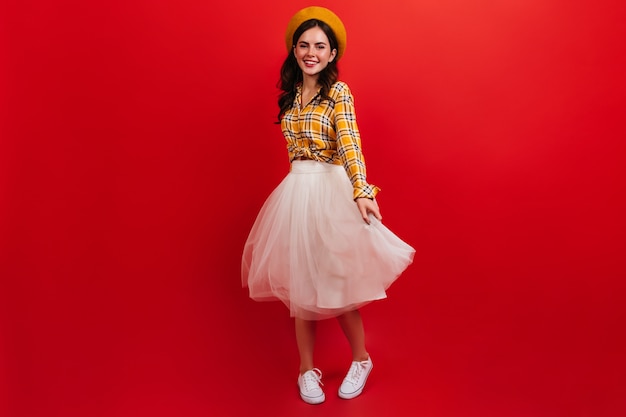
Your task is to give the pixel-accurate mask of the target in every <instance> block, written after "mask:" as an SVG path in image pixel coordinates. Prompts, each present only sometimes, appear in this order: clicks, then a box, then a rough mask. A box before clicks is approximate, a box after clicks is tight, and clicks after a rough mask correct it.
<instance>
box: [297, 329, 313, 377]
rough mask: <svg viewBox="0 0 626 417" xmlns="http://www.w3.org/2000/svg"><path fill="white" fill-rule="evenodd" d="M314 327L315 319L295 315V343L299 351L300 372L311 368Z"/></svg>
mask: <svg viewBox="0 0 626 417" xmlns="http://www.w3.org/2000/svg"><path fill="white" fill-rule="evenodd" d="M316 327H317V322H316V321H313V320H303V319H299V318H297V317H296V343H297V344H298V352H299V353H300V374H303V373H305V372H306V371H310V370H311V369H313V350H314V348H315V331H316Z"/></svg>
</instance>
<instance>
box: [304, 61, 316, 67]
mask: <svg viewBox="0 0 626 417" xmlns="http://www.w3.org/2000/svg"><path fill="white" fill-rule="evenodd" d="M304 63H305V64H306V65H311V66H313V65H316V64H317V61H306V60H305V61H304Z"/></svg>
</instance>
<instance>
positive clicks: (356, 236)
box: [242, 160, 415, 320]
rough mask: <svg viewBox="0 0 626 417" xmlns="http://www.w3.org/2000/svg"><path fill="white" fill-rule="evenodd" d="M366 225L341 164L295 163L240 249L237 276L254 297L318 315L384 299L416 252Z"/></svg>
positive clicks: (302, 315)
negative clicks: (240, 261)
mask: <svg viewBox="0 0 626 417" xmlns="http://www.w3.org/2000/svg"><path fill="white" fill-rule="evenodd" d="M370 217H371V224H370V225H367V224H366V223H365V222H364V221H363V219H362V218H361V215H360V213H359V211H358V209H357V207H356V204H355V203H354V201H353V200H352V185H351V183H350V180H349V179H348V177H347V175H346V172H345V170H344V168H343V167H342V166H339V165H332V164H327V163H323V162H318V161H312V160H305V161H294V162H293V163H292V167H291V171H290V172H289V174H288V175H287V176H286V177H285V179H284V180H283V181H282V182H281V183H280V184H279V185H278V187H277V188H276V189H275V190H274V191H273V192H272V194H271V195H270V196H269V197H268V199H267V200H266V202H265V204H264V205H263V207H262V208H261V211H260V212H259V215H258V217H257V219H256V221H255V223H254V225H253V226H252V229H251V231H250V234H249V236H248V240H247V241H246V244H245V246H244V251H243V258H242V281H243V285H244V287H245V286H247V287H248V288H249V292H250V297H251V298H252V299H254V300H257V301H271V300H280V301H282V302H283V303H284V304H285V305H286V306H287V307H288V308H289V310H290V314H291V316H295V317H300V318H303V319H307V320H319V319H324V318H330V317H334V316H338V315H340V314H342V313H344V312H346V311H349V310H353V309H355V308H359V307H361V306H363V305H365V304H367V303H369V302H371V301H374V300H380V299H383V298H385V297H386V293H385V290H386V289H387V288H388V287H389V286H390V285H391V284H392V283H393V282H394V281H395V280H396V279H397V278H398V276H399V275H400V274H401V273H402V271H404V270H405V269H406V267H407V266H408V265H409V264H411V262H412V261H413V255H414V253H415V251H414V249H413V248H412V247H411V246H409V245H408V244H406V243H405V242H403V241H402V240H401V239H400V238H398V237H397V236H396V235H395V234H393V233H392V232H391V231H390V230H389V229H387V228H386V227H385V226H384V225H383V224H382V223H381V222H380V221H378V220H377V219H375V218H373V216H370Z"/></svg>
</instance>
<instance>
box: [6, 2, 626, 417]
mask: <svg viewBox="0 0 626 417" xmlns="http://www.w3.org/2000/svg"><path fill="white" fill-rule="evenodd" d="M319 4H321V5H327V4H331V2H327V1H320V2H319ZM305 5H308V2H303V1H295V2H294V1H286V0H279V1H275V2H272V3H271V5H270V6H268V5H267V4H266V3H264V2H254V1H247V2H245V3H244V4H242V3H240V2H217V3H216V2H201V1H192V0H189V1H171V0H163V1H136V2H125V1H113V2H104V3H102V2H101V3H94V2H84V1H71V0H60V1H55V2H46V1H38V0H19V1H17V0H11V1H8V2H5V3H4V6H2V9H4V11H2V12H0V36H1V41H0V52H1V53H2V56H3V59H2V61H3V64H2V65H0V77H1V78H0V93H1V97H2V100H1V101H0V103H1V108H2V115H1V116H0V117H1V118H0V123H1V126H0V127H1V131H0V250H1V252H0V279H1V284H0V285H1V287H0V291H1V294H0V303H1V305H2V307H1V309H0V314H1V316H0V331H1V333H0V377H1V378H0V414H2V415H7V416H11V417H12V416H57V415H58V416H64V417H67V416H74V415H76V416H137V415H151V416H157V415H185V416H191V415H205V411H207V410H209V411H211V410H213V411H214V412H215V410H227V409H228V408H227V407H228V406H227V405H226V404H227V402H229V401H231V400H234V401H236V400H237V397H235V396H234V394H233V393H232V392H230V391H229V390H228V385H229V383H231V382H232V383H235V381H237V378H236V377H235V376H233V374H234V373H237V372H238V371H237V370H239V369H246V368H247V367H248V366H249V365H247V363H248V361H245V360H243V361H242V359H241V358H249V357H257V356H258V355H259V354H260V353H262V354H263V356H264V357H271V356H272V355H273V356H276V355H277V354H278V355H286V356H287V357H289V358H290V359H289V360H290V361H291V362H290V363H289V366H290V367H291V368H294V366H293V365H294V362H295V358H294V357H293V350H294V348H293V346H292V344H293V342H292V340H291V333H290V323H289V321H288V319H287V318H286V317H285V314H286V311H285V310H284V309H283V308H282V307H281V306H280V305H277V304H271V303H270V304H257V303H253V302H251V301H249V300H248V299H247V298H246V293H245V291H243V290H242V289H241V288H240V278H239V261H240V253H241V249H242V245H243V242H244V240H245V238H246V235H247V232H248V230H249V228H250V226H251V225H252V222H253V221H254V216H255V214H256V212H257V211H258V209H259V208H260V205H261V204H262V202H263V200H264V199H265V197H266V196H267V195H268V193H269V192H270V191H271V190H272V189H273V187H275V186H276V185H277V183H278V181H279V180H280V179H281V178H282V177H283V176H284V175H285V173H286V170H287V169H288V164H287V160H286V151H285V148H284V143H283V139H282V137H281V135H280V131H279V129H278V128H277V127H276V126H275V125H273V124H272V122H273V121H274V117H275V114H276V110H277V109H276V104H275V99H276V94H277V91H276V89H275V83H276V80H277V74H278V69H279V66H280V63H281V62H282V59H283V57H284V54H285V51H284V49H283V48H284V43H283V30H284V27H285V24H286V22H287V20H288V19H289V17H290V16H291V14H293V13H294V12H295V11H296V10H298V9H299V8H301V7H303V6H305ZM331 7H332V8H333V9H334V10H335V11H336V12H337V13H338V14H339V15H340V16H341V17H342V18H343V19H344V23H345V24H346V26H347V28H348V34H349V36H348V48H347V53H346V55H345V57H344V58H343V59H342V62H341V63H340V69H341V74H342V79H344V80H345V81H347V82H348V83H349V84H350V86H351V87H352V90H353V92H354V94H355V96H356V105H357V114H358V117H359V124H360V127H361V131H362V136H363V143H364V150H365V154H366V158H367V161H368V168H369V179H370V181H371V182H373V183H375V184H377V185H379V186H380V187H381V188H382V189H383V191H382V193H381V194H380V197H379V201H380V204H381V207H382V211H383V214H384V216H385V222H386V223H387V225H388V226H389V227H390V228H391V229H392V230H394V231H395V232H396V233H397V234H398V235H400V236H401V237H402V238H404V239H405V240H406V241H408V242H409V243H411V244H412V245H413V246H414V247H415V248H416V250H417V255H416V258H415V263H414V265H412V266H411V267H410V268H409V270H407V272H406V273H405V275H404V276H403V277H402V278H401V279H400V280H399V281H398V282H397V284H396V285H395V286H394V287H393V288H392V289H391V291H390V300H388V301H385V302H383V303H380V305H375V306H372V307H370V308H369V311H365V312H364V314H367V315H368V318H369V319H370V323H372V328H373V329H377V328H380V327H381V326H382V323H386V324H385V325H387V324H388V323H395V324H393V325H392V327H393V326H397V329H398V331H402V332H406V339H407V341H408V342H407V343H409V342H410V344H411V346H413V344H415V345H417V344H422V345H428V346H431V348H432V352H435V351H439V352H440V351H441V349H447V350H446V351H447V352H448V353H449V356H450V357H451V358H453V357H454V356H455V350H456V349H457V348H458V347H459V346H463V347H464V349H469V351H471V352H474V357H475V358H476V357H479V358H481V359H482V360H485V361H487V362H489V361H492V360H494V357H495V358H498V357H499V356H498V354H500V355H504V356H500V361H501V362H500V365H503V366H507V365H506V364H509V365H511V363H513V362H515V361H516V360H517V359H516V358H521V359H520V360H521V361H523V363H526V365H524V364H522V365H519V366H521V368H524V367H526V366H529V367H531V368H532V367H533V365H534V366H537V367H536V368H533V369H535V370H537V371H539V370H540V371H539V372H540V373H541V378H547V381H548V382H547V384H553V383H554V384H556V385H558V384H559V383H561V384H563V383H565V385H564V386H565V388H562V389H561V391H559V390H558V389H557V390H556V396H557V397H558V398H560V400H559V401H561V402H557V404H564V407H565V405H566V404H567V405H568V407H572V408H575V407H574V405H572V404H571V403H568V402H567V400H565V399H564V398H565V397H566V396H574V397H577V398H578V400H579V401H583V403H584V405H585V407H587V408H586V410H587V411H588V412H589V414H582V412H581V414H580V415H593V416H594V417H599V416H603V415H606V416H608V415H620V414H619V413H620V412H622V411H624V410H626V405H625V404H624V398H626V383H625V382H624V379H623V375H624V374H625V372H624V371H626V369H625V368H626V366H625V364H624V359H623V355H624V352H625V351H626V343H625V341H624V335H623V333H624V325H625V324H626V320H625V319H626V313H625V309H624V302H625V301H626V300H625V289H626V288H625V286H626V285H625V284H624V281H625V280H624V278H625V277H626V260H625V259H626V256H624V254H625V249H626V233H625V232H626V230H625V229H626V228H625V220H624V212H625V211H626V207H625V206H626V204H625V198H624V191H625V178H626V172H625V171H626V169H625V164H624V156H625V155H626V145H625V139H626V123H625V121H624V119H625V117H624V114H625V110H626V99H625V97H626V95H625V94H626V87H625V78H624V74H625V73H626V60H625V57H624V53H623V44H624V41H625V35H626V30H625V25H624V23H623V22H624V21H625V19H626V8H625V6H624V3H623V2H621V1H602V2H591V1H564V0H562V1H558V0H553V1H546V0H527V1H490V2H468V1H454V0H438V1H431V0H425V1H420V2H417V1H415V2H408V1H406V2H403V1H398V0H392V1H387V2H384V6H381V3H380V2H377V1H373V0H365V1H345V2H332V6H331ZM398 322H400V324H399V323H398ZM407 323H409V324H408V325H407ZM377 326H378V327H377ZM333 335H334V333H333ZM333 337H338V336H336V335H335V336H333ZM374 339H375V337H374ZM442 346H445V348H441V347H442ZM382 349H383V348H382V347H381V350H382ZM529 352H530V353H529ZM426 353H428V352H426ZM502 358H505V359H502ZM424 360H426V361H427V360H428V359H427V357H426V359H424ZM495 360H497V359H495ZM480 363H481V362H480V361H479V364H480ZM489 363H491V362H489ZM572 364H577V366H582V368H579V370H580V369H582V370H580V372H576V373H573V372H572V371H568V369H571V368H570V365H572ZM581 364H583V365H581ZM474 365H475V366H476V369H481V367H480V366H479V365H477V364H476V363H475V364H474ZM485 366H487V367H488V366H489V365H485ZM511 366H512V365H511ZM516 366H517V365H516ZM291 368H290V369H291ZM516 369H520V368H519V367H518V368H516ZM466 371H468V372H470V370H469V368H466ZM471 371H472V372H474V369H473V368H472V370H471ZM285 372H286V373H287V374H288V375H291V374H290V373H288V371H285ZM218 376H219V378H220V381H221V382H216V379H218ZM291 376H292V375H291ZM515 377H517V378H520V377H521V378H527V379H529V380H530V379H532V378H535V377H538V376H537V374H534V375H533V376H530V375H524V374H523V372H522V374H520V375H517V376H515ZM281 378H282V376H281ZM444 378H445V376H444ZM573 381H574V382H573ZM290 382H293V381H290ZM215 384H218V385H217V386H218V387H222V388H221V389H220V388H215V387H216V385H215ZM207 392H209V394H207ZM529 401H532V400H529ZM568 410H569V409H568ZM552 411H553V412H552V413H551V414H550V415H557V414H560V412H562V411H563V409H560V408H558V406H557V407H556V408H555V409H554V410H552ZM570 411H571V410H570ZM203 413H204V414H203ZM224 413H226V411H224ZM488 414H489V413H487V412H484V410H483V412H482V413H481V414H480V415H483V416H485V415H488ZM564 414H567V415H573V414H571V413H564ZM214 415H220V413H219V412H217V414H214ZM222 415H228V413H227V414H222ZM432 415H445V414H437V413H436V412H433V413H432ZM456 415H457V416H458V415H459V414H456ZM509 415H511V414H509ZM534 415H537V414H534ZM621 415H624V414H623V413H622V414H621Z"/></svg>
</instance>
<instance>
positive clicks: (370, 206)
mask: <svg viewBox="0 0 626 417" xmlns="http://www.w3.org/2000/svg"><path fill="white" fill-rule="evenodd" d="M356 206H357V207H358V208H359V211H360V212H361V217H363V221H364V222H365V223H367V224H370V219H369V217H368V214H369V213H372V214H373V215H374V217H376V218H377V219H378V220H380V221H382V219H383V216H381V215H380V209H379V208H378V203H377V202H376V200H373V199H372V200H371V199H369V198H364V197H362V198H357V199H356Z"/></svg>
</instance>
